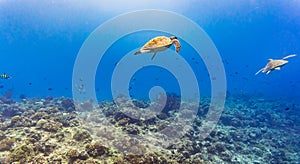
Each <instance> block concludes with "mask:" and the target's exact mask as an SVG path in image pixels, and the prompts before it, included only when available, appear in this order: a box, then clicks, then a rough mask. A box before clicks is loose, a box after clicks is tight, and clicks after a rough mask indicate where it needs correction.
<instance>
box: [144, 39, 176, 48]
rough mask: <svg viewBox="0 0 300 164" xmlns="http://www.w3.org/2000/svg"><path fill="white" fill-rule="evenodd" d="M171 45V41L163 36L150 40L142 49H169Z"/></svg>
mask: <svg viewBox="0 0 300 164" xmlns="http://www.w3.org/2000/svg"><path fill="white" fill-rule="evenodd" d="M171 45H172V40H171V39H170V38H168V37H165V36H158V37H155V38H153V39H151V40H150V41H149V42H147V43H146V44H145V45H144V46H143V47H142V49H148V50H151V49H156V48H160V47H170V46H171Z"/></svg>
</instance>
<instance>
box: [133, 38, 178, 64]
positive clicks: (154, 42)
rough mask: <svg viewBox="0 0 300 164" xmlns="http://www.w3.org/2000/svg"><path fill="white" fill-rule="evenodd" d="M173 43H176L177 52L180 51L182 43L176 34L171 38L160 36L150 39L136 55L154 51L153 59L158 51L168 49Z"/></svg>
mask: <svg viewBox="0 0 300 164" xmlns="http://www.w3.org/2000/svg"><path fill="white" fill-rule="evenodd" d="M173 43H174V45H175V48H176V52H179V50H180V47H181V45H180V42H179V41H178V39H177V37H176V36H171V37H170V38H168V37H165V36H158V37H155V38H153V39H151V40H150V41H148V42H147V43H146V44H145V45H144V46H143V47H142V48H141V49H140V50H138V51H137V52H135V53H134V55H138V54H142V53H153V56H152V58H151V60H153V59H154V57H155V55H156V53H157V52H160V51H164V50H166V49H168V48H169V47H171V45H172V44H173Z"/></svg>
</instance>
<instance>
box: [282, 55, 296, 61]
mask: <svg viewBox="0 0 300 164" xmlns="http://www.w3.org/2000/svg"><path fill="white" fill-rule="evenodd" d="M295 56H297V55H296V54H291V55H288V56H286V57H284V58H282V60H285V59H288V58H291V57H295Z"/></svg>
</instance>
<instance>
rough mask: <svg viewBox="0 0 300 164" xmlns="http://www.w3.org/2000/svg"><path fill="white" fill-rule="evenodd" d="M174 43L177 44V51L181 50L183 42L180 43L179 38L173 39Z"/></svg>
mask: <svg viewBox="0 0 300 164" xmlns="http://www.w3.org/2000/svg"><path fill="white" fill-rule="evenodd" d="M173 43H174V45H175V48H176V52H179V51H180V47H181V44H180V42H179V40H177V39H174V40H173Z"/></svg>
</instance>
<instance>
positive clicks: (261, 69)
mask: <svg viewBox="0 0 300 164" xmlns="http://www.w3.org/2000/svg"><path fill="white" fill-rule="evenodd" d="M263 70H264V68H262V69H260V70H258V71H257V72H256V73H255V75H257V74H259V73H260V72H261V71H263Z"/></svg>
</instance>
